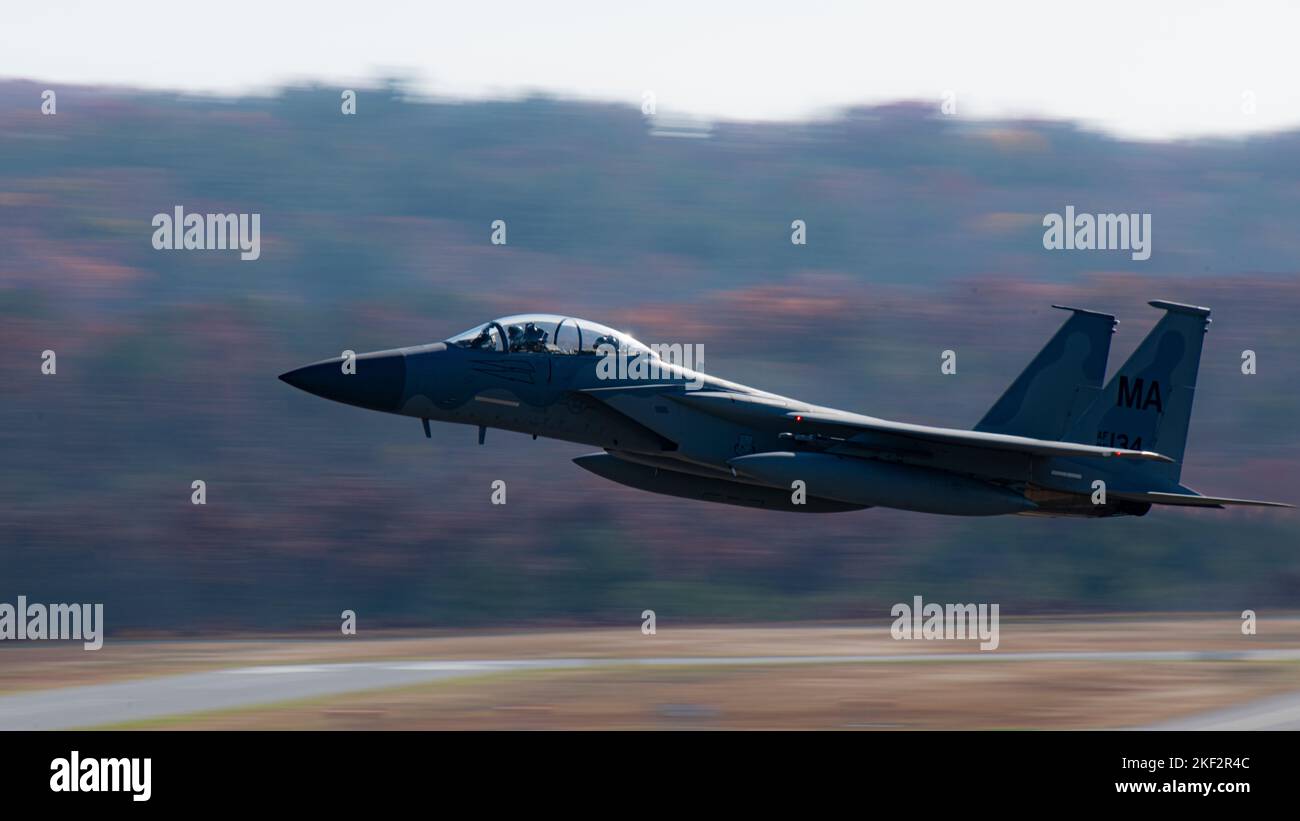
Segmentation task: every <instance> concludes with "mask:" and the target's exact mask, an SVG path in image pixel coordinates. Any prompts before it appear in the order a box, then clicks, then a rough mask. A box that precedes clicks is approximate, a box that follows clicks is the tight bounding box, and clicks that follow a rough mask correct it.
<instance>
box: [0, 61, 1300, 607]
mask: <svg viewBox="0 0 1300 821" xmlns="http://www.w3.org/2000/svg"><path fill="white" fill-rule="evenodd" d="M42 88H43V86H41V85H39V84H34V83H29V82H18V81H9V82H0V346H2V347H3V350H4V351H5V353H6V355H5V356H4V357H3V358H2V359H0V422H2V424H0V454H2V455H0V600H3V601H12V600H13V598H14V597H15V596H17V595H18V594H20V593H21V594H26V595H27V596H29V597H30V598H32V599H33V600H43V601H102V602H104V603H105V604H106V611H107V615H106V618H107V621H108V624H109V627H110V629H114V628H117V629H121V628H127V627H133V628H144V629H162V630H187V629H201V628H206V627H220V628H247V627H261V628H268V629H269V628H289V627H298V626H310V625H323V626H333V625H336V624H337V619H338V613H339V611H341V610H343V609H345V608H349V609H354V610H356V611H358V613H359V614H360V619H361V623H362V625H363V627H364V626H367V625H369V626H378V625H379V624H389V625H420V626H444V625H461V624H500V623H511V624H522V623H535V622H542V621H547V622H557V621H565V622H581V623H588V622H590V623H608V622H629V623H631V622H634V621H635V620H636V619H637V618H638V617H639V615H640V613H641V611H642V610H643V609H645V608H652V609H655V610H656V611H657V612H658V616H659V620H660V626H661V627H666V626H668V625H671V624H672V623H673V622H674V621H685V620H688V619H703V618H707V619H711V620H741V619H755V618H762V619H799V618H814V617H815V618H869V619H882V620H883V619H885V618H886V617H887V613H888V608H889V606H890V604H892V603H893V602H896V601H904V600H908V599H910V597H911V596H913V595H915V594H921V595H924V596H925V598H926V599H927V600H933V601H993V602H1001V604H1002V611H1003V613H1005V614H1011V613H1013V612H1024V611H1027V610H1031V611H1057V610H1101V609H1118V610H1155V609H1177V608H1197V609H1202V610H1206V609H1210V610H1213V609H1222V610H1225V611H1240V610H1242V609H1245V608H1256V609H1265V608H1270V607H1283V606H1287V607H1293V608H1294V607H1297V606H1300V557H1297V551H1296V548H1297V536H1300V518H1297V515H1296V514H1295V513H1291V512H1286V511H1282V512H1277V511H1201V512H1197V511H1178V510H1157V511H1154V512H1152V513H1151V514H1150V515H1148V516H1146V517H1145V518H1142V519H1121V520H1113V521H1100V522H1083V521H1056V520H1033V519H1018V518H1011V519H998V520H988V521H985V520H953V519H946V518H941V517H927V516H922V515H916V514H905V513H896V512H890V511H876V510H871V511H865V512H861V513H851V514H836V515H829V516H821V517H817V516H789V515H783V514H775V513H761V512H755V511H747V510H739V509H734V508H727V507H722V506H712V505H705V504H699V503H689V502H683V501H679V500H672V499H668V498H666V497H658V496H653V495H649V494H643V493H639V492H636V491H633V490H630V489H627V488H624V487H621V486H617V485H613V484H608V483H603V482H602V481H601V480H600V479H598V478H596V477H594V476H592V475H590V474H588V473H586V472H584V471H582V470H580V469H579V468H577V467H576V466H574V465H572V464H570V463H569V461H568V459H569V458H571V457H573V456H577V455H580V454H581V453H584V452H586V450H585V449H584V448H582V447H581V446H576V445H566V444H562V443H556V442H546V441H536V442H534V441H531V440H530V439H529V438H528V437H525V436H519V435H513V434H505V433H500V432H496V431H493V432H489V435H488V441H487V445H486V446H485V447H482V448H480V447H478V446H477V445H476V444H475V434H474V431H473V430H472V429H469V428H459V427H452V426H441V427H439V426H435V427H434V438H433V440H432V441H429V440H426V439H424V437H423V435H422V433H421V431H420V428H419V425H418V424H416V423H415V422H414V421H413V420H409V419H402V418H398V417H390V416H384V415H380V414H375V413H368V412H364V411H360V410H356V409H352V408H347V407H343V406H338V405H334V404H331V403H326V402H323V401H321V400H318V399H315V398H312V397H309V396H307V395H305V394H302V393H300V392H297V391H294V390H292V389H291V388H289V387H287V386H286V385H284V384H282V383H280V382H279V381H277V380H276V378H275V377H276V375H277V374H279V373H281V372H283V371H285V370H287V369H289V368H291V367H294V366H296V365H300V364H303V363H305V362H307V361H310V360H315V359H319V358H323V357H326V356H333V355H337V354H338V353H339V352H340V351H341V350H343V349H345V348H351V349H354V350H358V351H364V350H373V349H379V348H387V347H394V346H399V345H408V344H417V343H420V342H424V341H431V340H435V339H440V338H444V337H446V336H449V335H451V334H453V333H455V332H458V331H461V330H464V329H466V328H468V327H470V326H473V325H475V324H477V323H479V322H481V321H483V320H485V319H488V318H491V317H493V316H499V315H503V314H509V313H516V312H522V311H553V312H556V313H563V314H570V315H576V316H584V317H588V318H590V319H593V320H596V321H600V322H604V323H607V324H612V325H616V326H618V327H620V328H624V329H627V330H630V331H632V332H633V333H634V334H635V335H637V336H638V337H640V338H641V339H643V340H645V341H654V342H684V343H702V344H703V345H704V346H705V351H706V354H707V357H706V370H708V371H709V372H711V373H716V374H718V375H720V376H723V377H726V378H730V379H734V380H737V381H741V382H744V383H747V384H752V385H756V386H758V387H762V388H765V389H768V390H772V391H776V392H779V393H785V394H790V395H795V396H799V397H801V398H805V399H809V400H811V401H815V402H820V403H825V404H831V405H836V406H839V407H845V408H847V409H852V410H857V411H860V412H865V413H870V414H873V415H876V416H883V417H885V418H897V419H905V420H907V421H918V422H925V423H935V424H948V425H953V426H970V425H971V424H973V423H974V422H975V421H976V420H977V419H978V418H979V417H980V415H981V414H982V413H983V411H984V410H985V409H986V408H987V407H988V406H989V405H990V404H991V403H992V402H993V401H994V400H995V399H996V398H997V396H998V395H999V394H1000V393H1001V391H1002V389H1003V388H1004V387H1005V386H1006V384H1007V383H1008V382H1010V380H1011V379H1012V378H1014V376H1015V375H1016V374H1017V373H1018V372H1019V370H1020V369H1021V368H1022V367H1023V366H1024V364H1025V363H1026V362H1028V360H1029V359H1030V357H1032V355H1033V354H1034V353H1035V352H1036V351H1037V350H1038V348H1039V347H1040V346H1041V345H1042V343H1043V342H1044V341H1045V340H1046V339H1047V337H1048V336H1049V335H1050V334H1051V333H1052V332H1053V331H1054V330H1055V329H1056V327H1057V326H1058V325H1059V324H1060V322H1061V321H1063V319H1064V314H1061V313H1060V312H1057V311H1053V310H1051V309H1050V308H1049V307H1048V306H1049V305H1050V304H1051V303H1053V302H1057V303H1065V304H1070V305H1078V306H1082V307H1089V308H1094V309H1098V310H1105V311H1110V312H1113V313H1115V314H1117V315H1118V316H1119V317H1120V319H1121V325H1120V329H1119V333H1118V335H1117V337H1116V340H1115V346H1114V348H1113V350H1112V355H1111V363H1112V370H1113V369H1114V367H1115V366H1116V365H1117V364H1118V363H1119V362H1120V361H1122V357H1125V356H1127V354H1128V353H1129V352H1130V351H1131V350H1132V348H1133V347H1134V346H1135V345H1136V344H1137V342H1138V341H1139V340H1140V339H1141V337H1142V335H1143V334H1144V333H1145V332H1146V331H1147V330H1148V329H1149V328H1150V326H1151V325H1152V323H1153V322H1154V320H1155V319H1156V317H1157V312H1156V311H1154V310H1153V309H1150V308H1148V307H1146V305H1145V302H1146V300H1148V299H1151V298H1163V299H1171V300H1177V301H1183V302H1193V303H1198V304H1204V305H1208V306H1210V307H1212V308H1213V309H1214V324H1213V326H1212V328H1211V330H1210V333H1209V337H1208V338H1207V342H1206V351H1205V357H1204V359H1203V361H1202V369H1201V381H1200V386H1199V388H1198V399H1197V405H1196V410H1195V412H1194V415H1193V419H1192V430H1191V439H1190V443H1189V456H1188V461H1187V464H1186V466H1185V469H1184V472H1183V480H1184V482H1185V483H1187V484H1188V485H1190V486H1192V487H1195V488H1197V489H1200V490H1202V491H1203V492H1206V493H1211V494H1216V495H1226V496H1242V497H1254V498H1266V499H1279V500H1283V501H1291V502H1296V501H1300V493H1297V489H1298V488H1300V459H1298V458H1297V457H1298V453H1297V445H1296V436H1295V434H1294V422H1295V420H1296V419H1297V418H1300V400H1298V398H1297V397H1298V396H1300V392H1298V391H1297V389H1296V386H1297V384H1300V356H1298V354H1300V343H1298V342H1297V339H1296V331H1295V328H1296V316H1297V313H1298V312H1300V282H1298V281H1297V279H1296V275H1295V274H1296V269H1297V264H1296V260H1297V259H1300V232H1298V231H1297V230H1296V227H1295V224H1296V223H1295V214H1297V213H1300V133H1292V134H1279V135H1274V136H1266V137H1257V138H1253V139H1250V140H1246V141H1239V142H1190V143H1176V144H1157V143H1134V142H1124V141H1119V140H1116V139H1113V138H1110V137H1107V136H1105V135H1101V134H1096V133H1091V132H1088V131H1084V130H1080V129H1077V128H1075V127H1073V126H1071V125H1069V124H1064V123H1048V122H1031V121H1023V122H998V123H989V122H984V123H972V122H968V121H961V120H948V119H944V118H942V117H940V116H938V115H937V113H935V112H933V111H932V110H931V108H930V107H927V106H919V105H910V104H903V105H896V106H887V107H879V108H871V109H859V110H852V111H848V112H845V113H843V114H842V115H841V116H839V117H836V118H834V119H828V120H824V121H818V122H810V123H798V124H765V125H756V124H744V123H718V124H715V125H714V127H713V128H712V130H711V132H710V135H709V136H708V137H707V138H699V139H679V138H678V139H674V138H668V137H656V136H653V135H652V134H651V131H652V128H651V127H650V126H651V124H650V123H647V121H646V119H645V118H644V117H642V115H641V113H640V111H639V109H638V108H636V107H634V106H615V105H606V104H590V103H576V102H571V101H563V100H552V99H543V98H534V99H525V100H519V101H485V102H477V103H445V102H438V101H428V100H415V99H408V98H406V97H405V96H404V95H403V93H402V88H401V85H400V84H398V83H392V84H389V85H387V86H385V87H380V88H373V89H362V90H360V93H359V101H358V113H357V115H356V116H351V117H345V116H342V115H341V114H340V113H339V93H338V90H337V89H331V88H290V89H284V90H281V91H279V92H276V93H275V94H273V95H270V96H265V97H257V98H247V99H221V98H189V97H181V96H175V95H166V94H157V93H147V94H146V93H140V92H134V91H129V90H105V89H71V88H69V89H60V90H59V97H58V113H57V114H56V115H54V116H42V115H41V113H40V110H39V106H40V91H41V89H42ZM176 205H183V206H184V207H185V209H186V211H187V212H257V213H260V214H261V215H262V222H261V225H262V237H261V240H262V255H261V258H260V259H259V260H257V261H249V262H243V261H240V259H239V256H238V254H237V253H234V252H188V253H181V252H169V251H155V250H154V249H153V248H152V247H151V244H150V239H151V236H152V233H153V229H152V227H151V224H150V221H151V219H152V217H153V215H154V214H156V213H160V212H168V213H170V212H171V210H172V208H173V207H174V206H176ZM1067 205H1074V206H1075V207H1076V208H1077V209H1078V210H1079V211H1090V212H1149V213H1151V214H1152V216H1153V225H1154V253H1153V254H1152V256H1151V259H1150V260H1148V261H1145V262H1137V261H1133V260H1131V259H1130V257H1129V255H1128V254H1127V253H1125V252H1119V251H1117V252H1092V253H1079V252H1076V253H1069V252H1049V251H1045V250H1044V249H1043V247H1042V241H1041V240H1042V232H1043V228H1042V225H1041V221H1042V217H1043V215H1044V214H1045V213H1048V212H1061V211H1063V210H1064V208H1065V206H1067ZM496 219H504V220H506V221H507V224H508V230H509V244H508V245H506V246H493V245H491V244H490V242H489V236H490V231H491V229H490V224H491V223H492V221H493V220H496ZM793 219H803V220H805V221H806V222H807V224H808V237H809V242H808V245H807V246H803V247H798V246H793V245H791V243H790V241H789V237H790V222H791V221H792V220H793ZM946 348H951V349H954V350H956V351H957V352H958V357H959V359H958V362H959V367H958V374H957V375H956V376H949V377H944V376H941V375H940V374H939V369H938V361H939V352H940V351H941V350H943V349H946ZM1247 348H1249V349H1253V350H1255V351H1256V352H1257V353H1258V357H1259V363H1260V364H1259V373H1258V374H1256V375H1254V376H1243V375H1242V374H1241V373H1240V369H1239V366H1240V361H1241V360H1240V357H1241V351H1242V350H1244V349H1247ZM45 349H53V350H55V351H56V352H57V354H58V374H57V375H56V376H42V375H41V373H40V353H41V351H42V350H45ZM499 478H500V479H506V480H507V482H508V488H509V490H508V493H509V503H508V504H507V505H506V506H504V507H500V506H492V505H490V504H489V486H490V484H491V482H492V481H493V480H494V479H499ZM194 479H203V480H205V481H206V482H207V484H208V504H207V505H206V506H205V507H196V506H193V505H191V504H190V482H191V481H193V480H194Z"/></svg>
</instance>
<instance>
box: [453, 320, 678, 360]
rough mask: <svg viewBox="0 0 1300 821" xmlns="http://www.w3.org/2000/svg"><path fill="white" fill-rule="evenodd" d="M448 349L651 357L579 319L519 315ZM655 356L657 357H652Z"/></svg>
mask: <svg viewBox="0 0 1300 821" xmlns="http://www.w3.org/2000/svg"><path fill="white" fill-rule="evenodd" d="M447 344H448V345H455V346H456V347H459V348H468V349H470V350H482V351H497V352H498V353H500V352H507V351H508V352H510V353H550V354H564V355H575V356H576V355H590V356H595V355H597V353H598V351H597V349H598V348H600V347H601V346H605V345H608V346H610V347H613V348H614V349H616V350H617V349H621V348H626V349H628V351H629V353H637V354H641V353H651V351H650V349H649V348H647V347H646V346H645V345H642V344H641V343H640V342H638V341H637V340H635V339H633V338H632V337H631V336H630V335H628V334H625V333H623V332H621V331H616V330H614V329H613V328H609V327H606V326H604V325H601V324H600V323H598V322H591V321H588V320H586V319H577V318H575V317H565V316H558V315H556V314H516V315H515V316H505V317H501V318H500V319H494V320H492V321H491V322H484V323H483V324H482V325H479V326H477V327H475V328H470V329H469V330H468V331H465V332H464V333H460V334H456V335H455V336H453V337H452V338H450V339H448V340H447ZM652 355H653V354H652Z"/></svg>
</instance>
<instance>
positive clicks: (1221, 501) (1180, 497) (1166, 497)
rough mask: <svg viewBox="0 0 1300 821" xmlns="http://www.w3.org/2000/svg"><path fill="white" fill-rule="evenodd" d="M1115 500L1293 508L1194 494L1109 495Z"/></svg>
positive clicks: (1285, 505) (1200, 505)
mask: <svg viewBox="0 0 1300 821" xmlns="http://www.w3.org/2000/svg"><path fill="white" fill-rule="evenodd" d="M1110 495H1111V496H1113V497H1115V498H1117V499H1124V500H1127V501H1130V502H1149V503H1150V504H1153V505H1179V506H1181V507H1214V508H1223V507H1227V506H1229V505H1248V506H1251V507H1295V505H1289V504H1287V503H1285V502H1261V501H1258V500H1256V499H1226V498H1222V497H1219V496H1200V495H1198V494H1194V493H1128V492H1124V493H1111V494H1110Z"/></svg>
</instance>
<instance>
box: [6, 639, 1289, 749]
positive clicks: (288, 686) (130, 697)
mask: <svg viewBox="0 0 1300 821" xmlns="http://www.w3.org/2000/svg"><path fill="white" fill-rule="evenodd" d="M1206 660H1214V661H1298V660H1300V650H1282V649H1273V650H1243V651H1216V652H1196V651H1110V652H1107V651H1100V652H1026V653H998V652H987V653H979V652H961V653H898V654H892V653H891V654H873V655H819V656H793V655H788V656H708V657H701V656H689V657H663V658H629V659H619V658H599V659H595V658H587V659H583V658H570V659H507V660H482V661H438V660H429V661H375V662H358V663H343V664H338V663H332V664H307V665H270V666H259V667H240V668H233V669H227V670H214V671H208V672H202V673H187V674H182V675H172V676H159V677H155V678H148V679H139V680H133V681H121V682H114V683H109V684H95V685H89V686H81V687H60V688H51V689H46V690H39V691H31V692H20V693H13V694H10V695H5V696H0V730H59V729H74V728H89V727H98V726H104V725H112V724H122V723H130V722H140V721H148V720H150V719H160V718H167V717H172V716H181V715H187V714H192V713H202V712H209V711H214V710H229V709H237V708H248V707H256V706H259V705H266V704H274V703H278V702H286V701H296V700H300V699H308V698H316V697H322V696H332V695H339V694H344V693H352V692H358V691H364V690H381V689H387V688H393V687H406V686H410V685H416V684H426V683H431V682H437V681H445V680H450V679H460V678H468V677H473V676H481V675H491V674H500V673H509V672H525V671H547V670H572V669H601V668H615V667H636V666H646V667H743V666H777V665H819V664H822V665H839V664H910V663H918V662H944V663H962V664H965V663H969V664H1000V663H1015V662H1030V661H1034V662H1044V661H1103V662H1124V661H1130V662H1143V661H1145V662H1159V661H1206ZM1297 728H1300V693H1297V694H1291V695H1287V696H1284V697H1280V698H1273V699H1267V700H1261V701H1259V702H1256V703H1253V704H1247V705H1243V706H1241V707H1234V708H1232V709H1229V710H1222V711H1217V712H1215V713H1209V714H1205V715H1203V716H1200V717H1191V718H1186V719H1181V720H1179V721H1175V722H1170V723H1168V724H1166V725H1163V726H1160V727H1153V728H1152V729H1297Z"/></svg>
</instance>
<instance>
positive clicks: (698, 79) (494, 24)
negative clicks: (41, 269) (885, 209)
mask: <svg viewBox="0 0 1300 821" xmlns="http://www.w3.org/2000/svg"><path fill="white" fill-rule="evenodd" d="M1297 31H1300V2H1295V0H1290V2H1287V1H1286V0H1282V1H1280V2H1274V1H1273V0H1259V1H1258V2H1249V1H1246V2H1210V0H1092V1H1091V2H1087V3H1064V2H1051V1H1050V0H1038V1H1037V2H1021V1H1020V0H1008V1H1007V2H991V3H975V2H970V0H953V1H952V2H923V1H921V2H911V1H908V2H904V1H903V0H895V1H894V2H890V3H880V2H871V0H859V1H858V2H816V0H800V2H789V0H786V1H785V2H766V0H751V1H750V2H732V0H717V2H709V0H692V1H689V2H684V1H683V0H655V2H652V3H635V4H634V3H630V2H617V0H603V2H602V1H600V0H594V1H593V0H570V1H569V2H564V1H563V0H557V1H556V2H537V1H536V0H492V2H479V3H468V2H457V3H443V2H395V1H394V0H367V1H366V2H364V3H356V2H351V3H349V2H340V1H339V0H315V2H301V3H289V2H268V0H222V2H219V3H208V4H200V3H189V4H186V3H180V2H176V0H169V1H168V2H161V1H160V0H116V2H112V3H105V2H98V1H97V0H90V1H88V2H61V1H60V0H10V2H7V3H6V8H5V12H4V22H3V24H0V77H5V78H25V79H32V80H38V81H41V82H47V83H50V84H57V83H68V84H78V85H80V84H111V85H128V86H140V87H149V88H169V89H179V90H186V91H196V92H219V93H248V92H264V91H267V90H269V89H271V88H273V87H275V86H277V85H281V84H285V83H289V82H303V81H319V82H324V83H326V84H336V85H339V86H340V87H342V88H347V87H352V86H358V85H364V84H365V83H366V82H373V81H374V80H375V79H376V78H379V77H382V76H390V75H398V76H402V77H406V78H409V79H412V80H414V81H415V82H416V85H417V88H419V89H420V90H422V91H425V92H428V93H432V94H436V95H438V96H444V97H469V98H477V97H487V96H492V97H499V96H517V95H521V94H527V93H532V92H547V93H552V94H557V95H562V96H570V97H581V98H589V99H596V100H610V101H621V102H627V103H628V104H631V105H635V106H638V107H640V106H641V104H642V101H643V100H644V99H645V95H646V93H647V92H653V94H654V99H655V102H656V106H657V109H658V111H659V112H660V113H665V114H666V113H680V114H691V115H696V116H701V117H705V118H709V119H744V120H791V119H804V118H808V117H817V116H827V115H830V114H832V113H833V112H834V111H835V110H836V109H838V108H842V107H845V106H850V105H862V104H876V103H884V102H893V101H898V100H903V99H909V100H922V101H933V102H934V104H935V106H936V108H938V107H939V106H940V104H941V103H942V102H943V101H944V100H945V99H948V100H950V101H952V102H953V103H955V114H956V116H958V117H963V118H980V119H982V118H991V117H1008V116H1010V117H1021V116H1030V117H1047V118H1052V119H1066V120H1074V121H1079V122H1082V123H1084V124H1085V125H1088V126H1091V127H1097V128H1101V129H1104V130H1106V131H1109V132H1112V133H1116V134H1120V135H1122V136H1127V137H1134V138H1140V139H1171V138H1182V137H1199V136H1236V135H1244V134H1250V133H1256V132H1261V131H1275V130H1279V129H1285V128H1293V127H1297V126H1300V70H1298V69H1300V47H1297V45H1296V36H1297V35H1296V32H1297Z"/></svg>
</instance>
